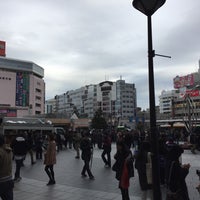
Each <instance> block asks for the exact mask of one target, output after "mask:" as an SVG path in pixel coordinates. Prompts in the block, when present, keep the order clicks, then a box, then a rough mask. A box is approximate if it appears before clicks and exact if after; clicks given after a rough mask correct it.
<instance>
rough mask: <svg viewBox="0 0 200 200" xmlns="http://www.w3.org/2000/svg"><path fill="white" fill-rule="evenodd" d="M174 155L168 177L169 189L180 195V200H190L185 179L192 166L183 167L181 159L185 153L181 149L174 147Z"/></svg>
mask: <svg viewBox="0 0 200 200" xmlns="http://www.w3.org/2000/svg"><path fill="white" fill-rule="evenodd" d="M171 153H172V155H173V158H172V162H171V166H170V172H169V177H168V187H169V189H170V190H171V191H172V192H177V193H178V198H179V199H180V200H189V195H188V189H187V185H186V181H185V178H186V176H187V175H188V173H189V168H190V164H184V165H181V163H180V162H179V157H180V156H181V154H182V153H183V149H182V148H181V147H179V146H178V145H177V146H174V147H173V149H172V150H171Z"/></svg>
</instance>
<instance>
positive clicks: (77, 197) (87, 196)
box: [13, 144, 200, 200]
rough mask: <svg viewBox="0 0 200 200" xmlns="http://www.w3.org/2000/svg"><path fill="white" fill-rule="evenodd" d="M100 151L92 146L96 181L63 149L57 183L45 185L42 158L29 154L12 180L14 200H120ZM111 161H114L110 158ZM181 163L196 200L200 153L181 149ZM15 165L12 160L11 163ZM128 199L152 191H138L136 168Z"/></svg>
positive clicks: (146, 199)
mask: <svg viewBox="0 0 200 200" xmlns="http://www.w3.org/2000/svg"><path fill="white" fill-rule="evenodd" d="M101 152H102V150H100V149H98V148H97V147H96V148H95V149H94V156H93V163H92V172H93V174H94V176H95V180H90V179H88V178H82V177H81V169H82V166H83V161H82V160H81V159H75V151H74V150H73V149H66V150H63V151H60V152H59V153H58V154H57V164H56V165H55V167H54V168H55V170H54V171H55V179H56V184H55V185H51V186H46V183H47V182H48V177H47V175H46V173H45V171H44V165H43V161H42V160H40V161H37V162H36V164H34V165H31V164H30V163H31V162H30V157H29V155H27V158H26V160H25V162H24V163H25V166H24V167H23V168H22V169H21V176H22V180H21V181H20V182H18V183H15V187H14V199H15V200H27V199H28V200H47V199H48V200H49V199H56V200H63V199H66V200H111V199H113V200H114V199H115V200H121V194H120V190H119V188H118V181H117V180H116V179H115V178H114V177H115V174H114V172H113V171H112V170H111V169H110V168H105V167H104V163H103V161H102V160H101ZM115 152H116V149H115V145H114V144H113V148H112V158H113V155H114V153H115ZM112 161H113V160H112ZM182 161H183V163H190V164H191V169H190V173H189V175H188V177H187V185H188V190H189V195H190V199H191V200H199V199H200V195H199V194H198V192H197V190H196V189H195V187H196V185H197V184H198V183H199V179H198V176H197V175H196V169H200V152H198V153H197V154H192V153H191V152H190V151H188V150H187V151H186V150H185V152H184V154H183V156H182ZM13 168H15V163H13ZM161 191H162V197H163V199H165V193H166V189H165V187H163V186H161ZM129 192H130V199H131V200H150V199H153V198H152V191H151V190H148V191H141V190H140V186H139V183H138V175H137V171H136V170H135V177H133V178H131V184H130V188H129Z"/></svg>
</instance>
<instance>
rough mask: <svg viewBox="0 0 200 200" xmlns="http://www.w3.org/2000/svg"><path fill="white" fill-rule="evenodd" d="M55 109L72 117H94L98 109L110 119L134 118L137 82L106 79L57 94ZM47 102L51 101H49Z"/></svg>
mask: <svg viewBox="0 0 200 200" xmlns="http://www.w3.org/2000/svg"><path fill="white" fill-rule="evenodd" d="M55 100H56V102H55V110H56V112H57V113H63V114H65V115H66V116H67V117H71V116H72V114H73V113H76V114H77V115H79V116H85V117H88V118H93V116H94V114H95V112H96V111H97V110H98V109H101V110H102V111H103V114H104V117H105V118H106V119H110V120H117V119H126V120H129V119H130V118H132V119H133V118H134V116H135V111H136V107H137V103H136V102H137V101H136V88H135V84H130V83H125V81H124V80H118V81H116V82H111V81H104V82H101V83H99V84H97V85H92V84H91V85H86V86H84V87H81V88H79V89H76V90H70V91H67V92H66V93H64V94H61V95H56V96H55ZM47 103H49V102H48V101H47Z"/></svg>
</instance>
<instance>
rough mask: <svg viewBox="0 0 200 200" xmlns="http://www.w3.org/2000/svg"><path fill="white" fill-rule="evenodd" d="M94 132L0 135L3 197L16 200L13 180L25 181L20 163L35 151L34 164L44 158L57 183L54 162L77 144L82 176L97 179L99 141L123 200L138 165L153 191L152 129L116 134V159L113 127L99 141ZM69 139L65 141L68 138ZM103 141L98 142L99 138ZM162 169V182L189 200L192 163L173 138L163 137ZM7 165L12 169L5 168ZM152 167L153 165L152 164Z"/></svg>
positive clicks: (142, 181) (145, 186)
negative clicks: (185, 159) (95, 153)
mask: <svg viewBox="0 0 200 200" xmlns="http://www.w3.org/2000/svg"><path fill="white" fill-rule="evenodd" d="M94 134H95V133H94V131H93V132H92V133H91V131H83V132H78V131H74V132H71V133H70V135H71V136H70V139H69V135H68V136H64V137H63V138H62V137H59V136H58V135H56V134H53V133H49V134H47V135H42V134H40V133H37V134H33V133H31V132H29V133H23V134H21V133H20V134H18V135H16V136H14V137H12V138H11V137H9V136H4V137H2V136H1V137H0V188H5V189H4V190H3V191H2V190H1V189H0V197H1V198H2V199H3V200H4V199H5V200H12V199H13V192H12V189H13V181H14V182H18V181H20V180H21V175H20V171H21V167H22V166H23V162H24V160H25V159H26V155H27V154H29V155H30V158H31V159H30V160H31V163H30V164H31V165H33V164H35V163H36V162H37V160H43V161H44V165H45V166H44V171H45V172H46V174H47V176H48V178H49V181H48V182H47V185H54V184H56V180H55V174H54V165H55V164H56V155H57V153H59V151H62V150H63V148H65V149H68V148H70V149H71V148H74V150H75V152H76V153H75V158H76V159H79V158H81V159H82V160H83V168H82V171H81V172H80V175H81V176H82V177H83V178H86V177H89V179H91V180H95V177H94V175H93V172H92V171H93V170H95V169H93V170H92V162H93V150H94V147H95V145H96V144H97V145H98V148H100V149H101V150H102V153H101V158H102V164H104V167H106V168H110V169H112V170H113V171H114V172H115V178H116V179H117V180H118V182H119V189H120V191H121V195H122V200H129V199H130V198H129V191H128V188H129V186H130V182H129V180H130V178H132V177H134V169H136V170H137V172H138V176H139V185H140V188H141V190H151V189H152V184H153V182H152V173H151V171H152V170H149V168H150V167H151V164H152V163H151V143H150V140H149V135H148V133H144V132H142V133H141V132H139V131H134V132H128V131H123V132H122V131H119V132H117V133H116V137H115V141H114V142H115V144H116V153H115V155H114V157H113V159H114V161H113V163H112V157H111V151H112V143H113V136H112V135H111V134H110V132H109V130H105V131H101V132H100V135H99V136H98V137H97V136H96V138H95V139H94ZM65 139H66V140H65ZM98 139H99V140H98ZM158 150H159V171H160V183H161V185H164V186H165V187H166V188H168V189H169V191H170V192H171V193H173V194H175V193H177V195H179V199H180V200H182V199H183V200H189V195H188V191H187V185H186V181H185V178H186V176H187V175H188V173H189V168H190V164H189V163H187V164H182V163H181V154H182V153H183V149H182V148H181V147H180V146H179V145H178V144H177V143H176V141H175V140H174V138H173V137H168V136H167V135H160V136H159V145H158ZM13 159H14V161H15V172H14V173H13V174H14V178H12V160H13ZM5 166H7V167H5ZM150 169H151V168H150Z"/></svg>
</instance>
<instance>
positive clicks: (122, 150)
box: [112, 141, 133, 200]
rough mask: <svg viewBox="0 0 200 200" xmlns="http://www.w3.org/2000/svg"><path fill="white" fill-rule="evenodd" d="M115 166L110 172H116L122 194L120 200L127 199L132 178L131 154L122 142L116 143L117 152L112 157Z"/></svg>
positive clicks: (128, 199)
mask: <svg viewBox="0 0 200 200" xmlns="http://www.w3.org/2000/svg"><path fill="white" fill-rule="evenodd" d="M114 158H115V160H116V161H115V164H114V165H113V167H112V170H113V171H115V172H116V176H115V177H116V179H117V180H118V181H119V188H120V190H121V194H122V200H130V198H129V191H128V188H129V179H130V177H132V176H133V167H132V163H130V162H131V158H132V153H131V151H130V150H129V149H128V147H127V146H126V144H125V143H124V142H123V141H118V142H117V152H116V154H115V156H114Z"/></svg>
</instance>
